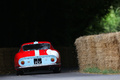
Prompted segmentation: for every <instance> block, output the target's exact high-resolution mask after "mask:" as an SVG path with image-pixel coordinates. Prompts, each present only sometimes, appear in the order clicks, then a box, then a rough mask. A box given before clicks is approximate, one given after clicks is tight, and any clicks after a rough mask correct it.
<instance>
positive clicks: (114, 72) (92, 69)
mask: <svg viewBox="0 0 120 80" xmlns="http://www.w3.org/2000/svg"><path fill="white" fill-rule="evenodd" d="M83 72H86V73H100V74H117V73H120V71H117V70H112V69H105V70H100V69H99V68H97V67H92V68H91V67H90V68H85V69H84V70H83Z"/></svg>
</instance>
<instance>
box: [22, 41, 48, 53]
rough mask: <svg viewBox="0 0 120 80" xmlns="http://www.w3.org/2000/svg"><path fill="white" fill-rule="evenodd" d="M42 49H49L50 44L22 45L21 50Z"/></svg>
mask: <svg viewBox="0 0 120 80" xmlns="http://www.w3.org/2000/svg"><path fill="white" fill-rule="evenodd" d="M42 49H50V44H48V43H41V44H30V45H24V46H23V50H24V51H28V50H42Z"/></svg>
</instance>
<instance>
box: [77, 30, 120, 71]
mask: <svg viewBox="0 0 120 80" xmlns="http://www.w3.org/2000/svg"><path fill="white" fill-rule="evenodd" d="M75 45H76V50H77V56H78V64H79V68H80V71H81V70H83V69H85V68H87V67H98V68H99V69H101V70H103V69H113V70H120V32H116V33H108V34H100V35H90V36H83V37H79V38H77V39H76V41H75Z"/></svg>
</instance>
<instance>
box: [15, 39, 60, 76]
mask: <svg viewBox="0 0 120 80" xmlns="http://www.w3.org/2000/svg"><path fill="white" fill-rule="evenodd" d="M14 66H15V70H16V71H17V75H21V74H24V72H26V71H28V70H39V69H48V70H53V72H60V71H61V60H60V54H59V52H58V51H57V50H55V49H54V48H53V46H52V45H51V43H50V42H47V41H35V42H29V43H25V44H23V45H22V46H21V48H20V50H19V52H18V53H17V54H16V55H15V58H14Z"/></svg>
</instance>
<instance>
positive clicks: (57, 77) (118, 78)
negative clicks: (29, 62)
mask: <svg viewBox="0 0 120 80" xmlns="http://www.w3.org/2000/svg"><path fill="white" fill-rule="evenodd" d="M0 80H120V75H119V74H116V75H102V74H85V73H79V72H78V71H75V70H72V71H65V70H63V71H62V72H61V73H52V72H50V71H42V72H39V73H26V74H25V75H19V76H17V75H15V74H10V75H0Z"/></svg>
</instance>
